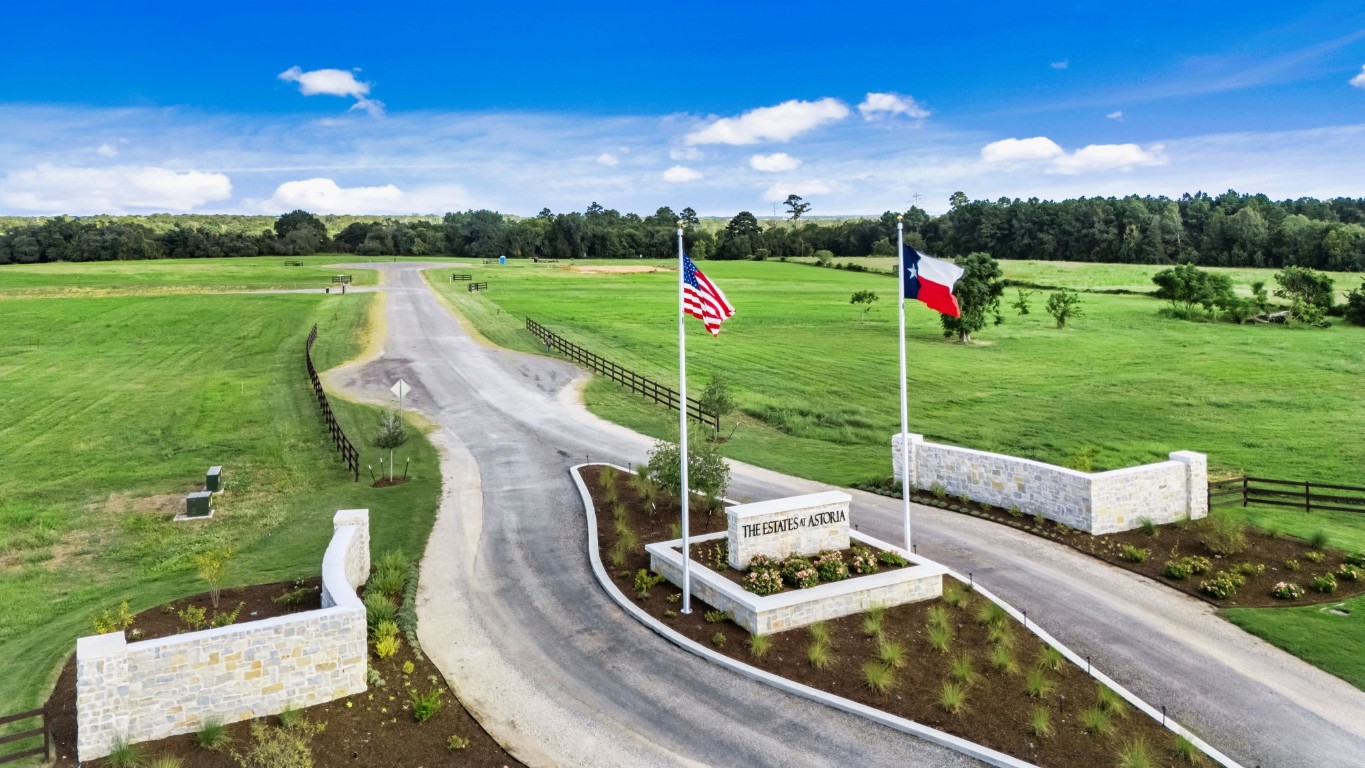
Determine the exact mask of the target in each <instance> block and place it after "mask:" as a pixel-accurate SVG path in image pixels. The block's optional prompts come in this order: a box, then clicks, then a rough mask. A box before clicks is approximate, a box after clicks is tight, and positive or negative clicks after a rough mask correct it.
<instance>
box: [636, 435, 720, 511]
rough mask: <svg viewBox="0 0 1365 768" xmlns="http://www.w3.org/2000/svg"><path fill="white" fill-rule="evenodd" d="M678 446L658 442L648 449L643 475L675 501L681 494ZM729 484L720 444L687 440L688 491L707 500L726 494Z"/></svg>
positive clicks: (680, 459) (662, 441) (661, 441)
mask: <svg viewBox="0 0 1365 768" xmlns="http://www.w3.org/2000/svg"><path fill="white" fill-rule="evenodd" d="M679 453H680V452H679V450H678V444H677V443H676V442H670V441H667V440H660V441H658V442H656V443H655V444H654V447H653V448H650V449H649V462H648V463H647V464H646V465H645V475H646V476H647V477H649V478H650V479H651V480H653V481H654V482H655V483H657V484H658V485H659V487H660V488H663V489H665V490H667V491H668V492H669V493H671V494H672V495H673V498H675V499H676V498H678V497H680V496H681V495H682V457H681V456H680V455H679ZM729 484H730V465H729V464H726V463H725V457H724V456H722V455H721V453H720V445H719V444H718V443H712V442H710V441H706V440H697V441H693V440H689V441H688V448H687V485H688V490H689V491H691V492H697V493H701V494H703V495H705V496H706V498H707V500H708V501H710V500H712V499H719V498H721V497H722V496H724V495H725V488H726V486H728V485H729Z"/></svg>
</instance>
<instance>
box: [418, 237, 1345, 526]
mask: <svg viewBox="0 0 1365 768" xmlns="http://www.w3.org/2000/svg"><path fill="white" fill-rule="evenodd" d="M598 264H603V262H598ZM1042 264H1043V266H1045V267H1047V269H1048V270H1049V271H1048V272H1047V273H1046V274H1043V275H1041V276H1039V277H1037V282H1040V283H1053V282H1057V277H1058V275H1060V274H1063V273H1068V274H1074V275H1078V276H1084V275H1086V274H1087V270H1094V271H1095V272H1096V273H1098V275H1099V277H1098V278H1095V279H1078V280H1077V281H1076V282H1078V283H1086V284H1088V286H1089V287H1092V288H1105V287H1112V284H1113V283H1116V282H1117V283H1125V284H1127V283H1136V282H1137V281H1135V280H1134V276H1133V275H1132V274H1129V273H1130V272H1131V271H1132V268H1130V267H1129V266H1128V265H1079V266H1078V265H1064V266H1060V267H1059V266H1058V265H1056V264H1054V263H1042ZM649 265H650V263H649V262H642V263H640V264H638V265H636V264H629V263H627V264H624V265H623V264H621V263H620V262H617V263H616V265H611V264H607V266H608V267H611V266H649ZM584 266H589V265H575V268H574V269H570V268H567V265H563V264H560V265H529V264H525V263H519V264H516V265H508V266H507V267H497V266H484V267H475V268H472V269H464V270H459V271H465V272H472V273H473V274H474V279H475V280H487V281H489V283H490V290H489V291H487V292H486V293H485V292H479V293H474V294H470V293H468V292H467V291H466V289H465V284H464V283H453V284H452V283H450V282H449V275H450V274H451V273H452V272H453V271H456V270H449V269H440V270H433V271H432V272H430V273H429V276H430V277H429V280H430V282H431V284H432V285H434V286H436V287H437V288H438V289H440V290H442V291H443V292H445V293H446V295H448V296H449V297H450V298H451V300H452V301H453V302H454V303H455V305H456V306H457V307H458V308H459V310H460V311H461V312H462V313H464V314H465V315H466V316H468V317H469V318H470V319H471V321H472V322H473V323H474V324H475V326H476V327H477V328H478V329H479V330H480V331H481V332H483V333H484V334H485V335H486V336H488V337H489V339H490V340H492V341H493V342H495V343H498V344H503V345H506V346H511V347H515V348H520V349H524V350H539V349H541V348H540V347H539V346H538V345H537V343H536V341H535V339H534V338H533V337H532V336H530V334H529V333H527V332H526V331H524V330H523V324H524V318H526V317H528V316H529V317H532V318H534V319H535V320H537V321H538V322H540V323H542V324H544V325H546V326H547V327H549V328H550V329H551V330H553V331H555V332H557V333H560V334H561V335H563V336H565V337H567V338H569V339H570V340H572V341H574V342H576V343H579V344H581V345H583V346H585V347H587V348H588V349H591V350H593V351H595V352H597V353H599V354H602V355H604V356H606V357H608V358H610V359H613V360H615V361H616V362H618V363H621V364H623V365H626V366H628V367H631V368H634V369H636V370H637V371H639V372H640V373H642V374H645V375H648V376H652V377H656V378H658V379H659V380H661V381H664V382H675V381H676V379H677V347H676V344H677V342H676V335H677V331H676V324H675V323H676V321H675V319H674V318H675V317H676V315H675V312H676V302H677V298H676V295H677V294H676V290H677V289H676V283H675V274H676V273H673V272H671V271H670V272H655V273H638V274H620V273H610V272H590V271H582V268H583V267H584ZM701 267H702V269H703V270H704V271H705V272H706V273H707V275H708V276H710V277H711V278H712V279H713V280H715V281H716V282H717V283H718V284H719V285H720V286H721V288H722V289H723V290H724V291H725V292H726V293H727V295H728V296H729V298H730V300H731V302H732V303H733V304H734V305H735V306H736V307H737V313H736V315H735V317H734V318H732V319H731V320H729V321H727V322H726V323H725V325H724V330H723V331H722V333H721V336H720V338H718V339H712V338H711V337H710V336H709V335H708V334H707V333H706V332H705V330H704V329H703V328H702V327H701V324H700V322H698V321H695V320H691V319H689V321H688V325H687V332H688V339H689V340H688V372H689V381H690V387H691V388H692V391H693V392H699V391H700V390H701V388H702V387H703V386H704V385H705V383H706V381H707V379H708V378H709V377H710V376H711V375H712V374H717V373H718V374H722V375H724V376H725V377H727V378H728V379H729V380H730V382H731V383H732V385H733V388H734V390H735V393H736V395H737V396H738V401H739V405H740V409H741V411H742V413H741V414H740V415H739V417H738V420H737V424H738V426H737V427H736V420H734V419H732V420H730V421H729V422H728V423H727V424H726V425H725V427H724V431H725V432H726V433H729V432H730V430H731V429H732V428H733V429H734V434H733V439H732V440H731V441H730V442H729V443H728V444H727V445H726V453H727V454H728V455H730V456H731V457H733V458H737V459H740V460H744V461H749V462H753V463H756V464H760V465H763V466H768V467H772V468H774V469H778V470H781V471H785V472H790V473H793V474H797V475H802V476H805V477H811V478H815V479H818V480H822V481H826V482H831V483H836V484H846V483H850V482H854V481H861V480H867V479H871V478H875V477H884V476H886V475H888V474H890V471H891V467H890V448H889V442H890V437H891V435H892V434H893V433H894V432H895V431H896V430H897V428H898V425H899V413H898V408H899V405H898V393H897V349H896V304H895V296H896V283H895V281H894V280H893V279H891V278H890V277H886V276H882V275H873V274H866V273H852V272H847V271H843V270H833V269H820V268H815V267H811V266H807V265H799V264H792V263H776V262H766V263H756V262H704V263H702V265H701ZM1006 271H1007V272H1009V273H1011V275H1012V276H1013V277H1015V278H1017V279H1021V280H1026V279H1029V278H1030V273H1029V272H1028V271H1027V270H1026V269H1024V268H1023V265H1021V264H1019V263H1006ZM1239 272H1241V273H1246V274H1245V275H1244V276H1245V277H1248V278H1250V277H1257V278H1258V279H1267V280H1268V279H1269V278H1270V275H1271V274H1272V272H1271V271H1270V270H1261V271H1259V272H1257V271H1254V270H1239ZM858 290H872V291H876V292H877V294H878V295H879V297H880V300H879V301H878V302H876V303H875V304H874V305H873V308H872V310H871V311H870V312H869V313H868V314H867V315H866V316H864V315H863V312H862V310H861V309H860V308H859V307H856V306H853V305H851V304H850V303H849V298H850V296H851V295H852V293H853V292H854V291H858ZM1045 296H1046V294H1045V293H1042V292H1040V293H1039V294H1038V295H1036V296H1035V297H1034V300H1033V307H1032V312H1031V313H1030V314H1029V315H1027V316H1022V317H1021V316H1019V315H1018V314H1016V312H1015V310H1014V309H1012V308H1009V307H1005V308H1004V315H1005V322H1004V324H1002V325H1000V326H989V327H987V328H986V329H985V330H984V331H982V332H981V333H979V334H978V335H977V337H976V342H975V343H973V344H972V345H968V346H964V345H961V344H957V343H954V342H952V341H949V340H946V339H944V338H943V336H942V332H941V329H940V326H939V323H938V320H937V315H936V314H935V313H933V312H932V311H930V310H928V309H927V308H925V307H924V306H922V305H919V304H917V303H911V304H909V305H907V309H906V315H907V328H908V330H907V336H908V340H907V344H908V355H909V381H910V426H911V430H912V431H917V432H922V433H924V434H925V435H926V436H927V437H928V439H930V440H936V441H942V442H946V443H951V444H955V445H962V446H967V447H971V448H978V449H984V450H992V451H1000V452H1004V453H1010V454H1014V455H1018V456H1025V457H1029V458H1034V459H1039V460H1042V461H1048V462H1052V463H1056V464H1062V465H1070V464H1072V463H1073V461H1075V460H1076V459H1077V458H1078V457H1079V456H1081V455H1089V456H1091V461H1092V463H1093V466H1094V467H1095V468H1096V469H1112V468H1118V467H1124V466H1129V465H1133V464H1141V463H1146V462H1152V461H1161V460H1164V459H1166V456H1167V454H1168V453H1169V452H1170V451H1176V450H1196V451H1203V452H1206V453H1208V454H1209V461H1210V465H1211V466H1212V467H1213V468H1214V469H1215V470H1220V471H1226V472H1241V471H1246V472H1250V473H1254V474H1259V475H1262V476H1269V477H1285V478H1291V479H1312V480H1320V481H1325V482H1340V483H1355V484H1361V485H1365V474H1363V472H1365V470H1362V467H1365V442H1362V441H1361V440H1359V439H1358V436H1359V435H1361V434H1365V386H1362V384H1361V382H1362V381H1365V328H1359V327H1354V326H1347V325H1343V324H1341V323H1340V322H1339V321H1338V322H1337V323H1336V324H1335V325H1334V326H1333V327H1332V328H1329V329H1326V330H1315V329H1300V328H1286V327H1279V326H1234V325H1230V324H1222V323H1190V322H1184V321H1179V320H1172V319H1166V318H1163V317H1160V316H1159V315H1158V314H1157V313H1158V311H1159V310H1160V309H1161V308H1162V307H1163V306H1164V303H1163V302H1160V301H1158V300H1156V299H1154V298H1151V297H1148V296H1130V295H1108V294H1096V293H1086V294H1083V295H1082V309H1083V314H1082V315H1081V316H1080V317H1079V318H1077V319H1075V320H1074V321H1073V322H1072V323H1071V324H1069V325H1068V327H1067V328H1065V329H1061V330H1059V329H1057V328H1056V327H1055V323H1054V321H1053V320H1052V318H1051V317H1049V316H1048V315H1047V314H1046V313H1045V311H1044V308H1043V304H1044V299H1045ZM1013 297H1014V293H1013V290H1010V291H1008V294H1007V299H1010V300H1012V299H1013ZM542 351H543V350H542ZM586 397H587V400H588V402H589V405H590V407H591V408H593V410H594V411H596V412H598V413H599V414H601V415H603V416H604V417H607V418H610V419H613V420H616V421H619V422H621V423H624V424H626V425H628V426H631V427H633V428H635V429H639V430H641V431H644V432H647V433H649V434H653V435H656V436H663V435H667V434H668V432H669V430H670V429H671V428H672V427H671V425H673V424H674V423H675V418H674V417H673V416H671V415H670V413H668V412H664V411H663V410H662V409H661V408H658V407H656V406H653V405H650V404H648V401H645V400H643V399H642V398H639V397H636V396H633V395H630V394H629V393H627V392H625V391H624V390H623V389H622V388H620V387H619V386H618V385H616V384H614V383H612V382H609V381H606V380H596V381H594V382H593V383H592V384H591V385H590V386H589V388H588V390H587V394H586ZM1280 517H1283V518H1284V521H1283V522H1281V523H1277V526H1279V527H1281V529H1282V530H1285V531H1286V532H1292V533H1298V534H1300V535H1307V534H1309V533H1311V532H1312V531H1314V530H1316V529H1318V528H1324V529H1327V530H1328V531H1329V533H1330V534H1331V535H1332V537H1333V538H1334V539H1335V540H1336V541H1337V542H1338V543H1340V544H1348V543H1349V542H1350V541H1355V542H1356V546H1361V547H1365V535H1362V534H1361V529H1362V527H1365V523H1363V522H1362V521H1361V520H1359V519H1357V518H1358V517H1359V516H1354V517H1353V516H1350V515H1341V516H1337V517H1333V516H1330V515H1323V516H1319V515H1317V514H1316V513H1315V514H1314V515H1313V516H1312V517H1311V518H1308V517H1307V516H1304V515H1301V514H1300V515H1298V516H1297V517H1295V516H1293V515H1292V514H1288V515H1281V516H1280Z"/></svg>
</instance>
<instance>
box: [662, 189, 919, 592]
mask: <svg viewBox="0 0 1365 768" xmlns="http://www.w3.org/2000/svg"><path fill="white" fill-rule="evenodd" d="M896 246H897V247H896V253H897V256H896V258H897V259H898V260H899V263H900V269H898V270H896V273H897V274H898V275H899V276H900V283H901V284H900V285H898V286H896V291H897V292H898V293H899V294H900V301H898V302H897V304H899V305H900V332H901V333H900V337H901V507H902V514H903V516H904V518H905V551H907V552H909V551H911V548H910V492H911V491H912V490H914V489H913V486H911V484H910V446H909V445H907V441H908V440H909V439H910V438H909V437H908V435H909V433H910V407H909V396H908V393H907V392H906V391H905V389H906V388H905V224H904V223H903V217H901V216H897V217H896ZM684 578H685V577H684Z"/></svg>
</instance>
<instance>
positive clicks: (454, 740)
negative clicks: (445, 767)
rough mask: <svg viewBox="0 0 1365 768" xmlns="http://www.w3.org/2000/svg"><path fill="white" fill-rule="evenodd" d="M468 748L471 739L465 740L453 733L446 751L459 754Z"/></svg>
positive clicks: (447, 742)
mask: <svg viewBox="0 0 1365 768" xmlns="http://www.w3.org/2000/svg"><path fill="white" fill-rule="evenodd" d="M467 746H469V739H466V738H464V737H463V736H461V735H460V734H458V733H452V734H451V735H450V738H449V739H446V749H448V750H450V751H451V752H458V751H460V750H462V749H464V748H465V747H467Z"/></svg>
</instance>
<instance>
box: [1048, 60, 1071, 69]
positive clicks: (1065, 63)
mask: <svg viewBox="0 0 1365 768" xmlns="http://www.w3.org/2000/svg"><path fill="white" fill-rule="evenodd" d="M1069 66H1071V60H1070V59H1062V60H1061V61H1054V62H1052V68H1053V69H1066V68H1067V67H1069Z"/></svg>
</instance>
